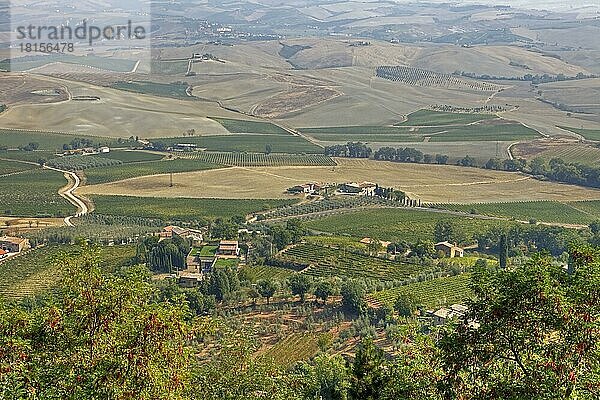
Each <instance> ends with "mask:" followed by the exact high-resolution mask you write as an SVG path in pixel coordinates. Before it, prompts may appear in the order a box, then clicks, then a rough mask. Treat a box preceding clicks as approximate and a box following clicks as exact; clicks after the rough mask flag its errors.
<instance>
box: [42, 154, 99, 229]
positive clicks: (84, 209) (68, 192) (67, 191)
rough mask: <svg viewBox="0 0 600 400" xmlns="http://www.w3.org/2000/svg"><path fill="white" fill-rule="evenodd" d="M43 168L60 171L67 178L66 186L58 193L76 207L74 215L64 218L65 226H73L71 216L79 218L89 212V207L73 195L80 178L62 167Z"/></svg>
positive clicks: (79, 183)
mask: <svg viewBox="0 0 600 400" xmlns="http://www.w3.org/2000/svg"><path fill="white" fill-rule="evenodd" d="M44 168H46V169H49V170H52V171H56V172H61V173H63V174H64V175H65V178H67V181H68V182H69V183H68V184H67V186H65V187H64V188H62V189H60V190H59V191H58V194H60V195H61V196H62V197H64V198H65V199H67V201H68V202H69V203H71V204H73V205H74V206H75V207H77V213H76V214H75V215H71V216H68V217H66V218H65V225H67V226H75V225H73V223H72V222H71V220H72V219H73V218H79V217H81V216H83V215H86V214H87V213H89V212H90V209H89V207H88V206H87V204H86V203H85V202H84V201H83V200H81V199H80V198H79V197H77V196H76V195H75V193H74V192H75V191H76V190H77V189H78V188H79V186H80V185H81V179H79V177H78V176H77V174H76V173H74V172H70V171H65V170H62V169H58V168H52V167H48V166H44Z"/></svg>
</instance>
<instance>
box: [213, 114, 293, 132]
mask: <svg viewBox="0 0 600 400" xmlns="http://www.w3.org/2000/svg"><path fill="white" fill-rule="evenodd" d="M211 119H212V120H214V121H217V122H218V123H219V124H221V125H223V127H224V128H225V129H227V130H228V131H229V132H231V133H261V134H263V135H289V134H290V132H288V131H286V130H285V129H283V128H280V127H279V126H277V125H275V124H272V123H270V122H260V121H244V120H241V119H229V118H211Z"/></svg>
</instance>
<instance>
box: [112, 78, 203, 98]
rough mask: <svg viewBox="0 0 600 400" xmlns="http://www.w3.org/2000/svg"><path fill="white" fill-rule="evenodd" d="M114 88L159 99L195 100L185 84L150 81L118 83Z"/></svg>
mask: <svg viewBox="0 0 600 400" xmlns="http://www.w3.org/2000/svg"><path fill="white" fill-rule="evenodd" d="M112 87H113V88H115V89H119V90H125V91H127V92H133V93H139V94H149V95H153V96H159V97H169V98H173V99H181V100H193V99H194V97H192V96H189V94H188V87H189V86H188V84H187V83H185V82H173V83H158V82H150V81H135V82H117V83H115V84H113V85H112Z"/></svg>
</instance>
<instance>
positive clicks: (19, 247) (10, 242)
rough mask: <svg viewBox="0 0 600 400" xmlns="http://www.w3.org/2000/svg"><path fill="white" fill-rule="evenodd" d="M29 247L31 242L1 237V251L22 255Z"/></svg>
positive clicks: (17, 238)
mask: <svg viewBox="0 0 600 400" xmlns="http://www.w3.org/2000/svg"><path fill="white" fill-rule="evenodd" d="M27 247H29V240H27V239H23V238H19V237H10V236H3V237H0V249H2V250H4V251H7V252H9V253H20V252H22V251H23V250H25V249H26V248H27Z"/></svg>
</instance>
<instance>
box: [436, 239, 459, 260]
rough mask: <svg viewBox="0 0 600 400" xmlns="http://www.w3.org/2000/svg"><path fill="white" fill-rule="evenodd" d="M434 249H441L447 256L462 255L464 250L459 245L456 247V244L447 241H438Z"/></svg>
mask: <svg viewBox="0 0 600 400" xmlns="http://www.w3.org/2000/svg"><path fill="white" fill-rule="evenodd" d="M435 250H436V251H441V252H442V253H444V255H445V256H446V257H448V258H455V257H464V256H465V250H464V249H463V248H461V247H458V246H457V245H456V244H452V243H449V242H440V243H438V244H436V245H435Z"/></svg>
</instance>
